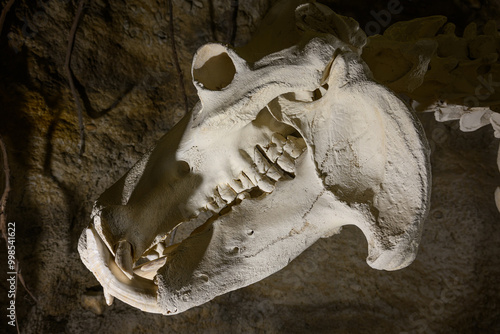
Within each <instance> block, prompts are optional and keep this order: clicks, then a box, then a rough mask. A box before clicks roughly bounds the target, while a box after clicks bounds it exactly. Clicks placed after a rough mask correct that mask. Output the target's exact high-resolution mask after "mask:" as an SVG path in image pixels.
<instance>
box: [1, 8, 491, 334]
mask: <svg viewBox="0 0 500 334" xmlns="http://www.w3.org/2000/svg"><path fill="white" fill-rule="evenodd" d="M5 2H6V1H3V2H2V5H3V4H5ZM274 2H275V1H273V0H249V1H244V0H239V1H238V0H232V1H231V0H173V1H172V2H170V1H167V0H164V1H153V0H141V1H139V0H132V1H120V0H111V1H103V0H97V1H88V2H87V5H86V7H85V9H84V12H83V16H82V20H81V23H80V25H79V28H78V31H77V34H76V39H75V46H74V50H73V58H72V63H71V65H72V66H71V68H72V70H73V72H74V75H75V78H76V80H77V87H78V90H79V92H80V95H81V97H82V100H83V102H84V104H85V110H86V112H85V114H84V124H85V132H86V150H85V153H84V154H83V155H82V156H80V155H79V146H78V145H79V133H78V121H77V113H76V107H75V103H74V100H73V98H72V95H71V92H70V90H69V88H68V87H69V86H68V81H67V77H66V74H65V72H64V60H65V55H66V48H67V40H68V35H69V31H70V29H71V25H72V23H73V19H74V15H75V12H76V8H77V2H76V1H73V0H46V1H42V0H38V1H26V0H17V1H15V3H14V6H13V7H12V9H11V11H10V12H9V14H8V15H7V20H6V22H5V24H4V29H3V31H2V34H1V36H0V45H1V52H0V133H1V135H2V136H3V139H4V141H5V143H6V145H7V150H8V160H9V163H10V167H11V187H12V190H11V192H10V194H9V201H8V207H7V216H8V221H10V222H15V223H16V252H17V257H18V259H19V261H20V265H21V270H22V275H23V277H24V280H25V282H26V285H27V287H28V288H29V289H30V291H31V292H32V293H33V295H34V296H35V298H36V301H35V300H34V299H33V298H32V297H30V295H29V294H28V293H27V292H26V290H25V289H24V288H23V287H22V286H21V284H20V283H18V285H19V287H18V293H17V300H16V308H17V315H18V321H19V329H20V331H21V332H22V333H240V332H241V333H261V332H262V333H401V332H409V333H494V332H500V288H499V287H500V284H499V283H500V226H499V223H500V222H499V218H500V214H499V213H498V211H497V210H496V208H495V204H494V199H493V193H494V190H495V187H496V185H499V184H500V175H499V172H498V169H497V165H496V154H497V149H498V140H495V139H494V137H493V133H492V132H493V131H492V129H491V128H484V129H481V130H479V131H476V132H474V133H462V132H460V130H458V129H457V128H458V127H457V126H456V124H455V123H453V122H451V123H446V124H438V123H436V122H435V121H434V119H433V116H432V115H431V114H425V115H421V119H422V121H423V123H424V126H425V129H426V132H427V134H428V137H429V139H430V141H431V146H432V148H433V151H432V164H433V193H432V206H431V211H430V215H429V218H428V219H427V221H426V224H425V229H424V233H423V238H422V243H421V247H420V250H419V255H418V257H417V259H416V261H415V262H414V263H413V264H412V265H411V266H410V267H408V268H406V269H404V270H400V271H397V272H380V271H376V270H373V269H371V268H370V267H369V266H368V265H367V264H366V263H365V261H364V259H365V257H366V255H367V246H366V241H365V240H364V237H363V236H362V234H361V232H360V231H358V230H356V229H355V228H345V229H344V230H343V232H342V233H341V234H339V235H336V236H333V237H331V238H329V239H323V240H320V241H319V242H318V243H316V244H315V245H314V246H312V247H311V248H310V249H308V250H307V251H306V252H304V253H303V254H302V255H301V256H300V257H298V258H297V259H296V260H294V261H293V262H292V263H290V265H289V266H288V267H286V268H285V269H283V270H282V271H280V272H278V273H276V274H275V275H273V276H271V277H269V278H267V279H265V280H263V281H261V282H259V283H257V284H254V285H252V286H249V287H247V288H244V289H241V290H237V291H234V292H230V293H228V294H226V295H223V296H220V297H218V298H216V299H215V300H213V301H212V302H210V303H207V304H205V305H203V306H200V307H197V308H194V309H192V310H189V311H187V312H185V313H183V314H180V315H176V316H172V317H166V316H160V315H152V314H146V313H143V312H141V311H138V310H136V309H134V308H131V307H129V306H128V305H126V304H124V303H122V302H120V301H118V300H116V301H115V303H114V304H113V305H112V306H111V307H107V306H105V304H104V298H103V295H102V288H100V286H99V284H98V282H97V281H96V280H95V278H94V277H93V275H92V274H91V273H90V272H89V271H88V270H87V269H86V268H85V267H84V265H83V264H82V263H81V261H80V259H79V255H78V252H77V249H76V247H77V241H78V238H79V235H80V233H81V231H82V230H83V228H84V227H85V226H86V225H87V224H88V217H89V213H90V209H91V207H92V202H93V200H95V199H96V198H97V196H98V195H99V194H100V193H101V192H102V191H103V190H104V189H106V188H107V187H109V186H110V185H111V184H112V183H113V182H114V181H115V180H117V179H118V178H119V177H120V176H122V175H123V174H124V173H125V172H126V171H127V170H128V169H129V168H130V167H131V166H132V164H133V163H134V162H135V161H136V160H138V159H139V157H140V156H141V155H142V154H143V153H145V152H146V150H147V149H148V148H149V147H150V146H151V145H152V144H153V143H154V142H155V141H156V140H157V139H159V138H160V137H161V135H162V134H164V133H165V132H166V131H168V130H169V129H170V128H171V127H172V126H173V125H174V124H175V123H176V122H177V121H178V120H179V119H180V118H181V117H182V116H183V115H184V113H185V111H186V109H187V108H191V107H192V106H193V105H194V104H195V102H196V100H197V96H196V94H195V90H194V87H193V86H192V85H191V81H190V74H189V72H190V70H189V69H190V64H191V60H192V55H193V54H194V52H195V51H196V49H197V48H198V47H200V46H201V45H203V44H204V43H207V42H210V41H220V42H226V43H231V44H233V45H241V44H244V43H245V42H246V41H248V39H249V37H250V34H251V32H252V31H254V30H255V28H256V27H257V26H258V24H259V22H260V21H261V19H262V17H263V15H264V14H265V13H266V12H267V10H268V9H269V8H270V6H271V5H272V3H274ZM170 3H171V6H172V10H173V12H172V15H170V13H171V12H170V8H169V4H170ZM327 3H328V5H329V6H330V7H332V8H333V9H334V10H336V11H337V12H339V13H341V14H344V15H348V16H353V17H354V18H356V19H357V20H358V21H359V22H360V23H361V27H365V25H366V24H367V23H368V22H370V21H374V20H375V17H374V16H373V14H372V13H371V11H375V12H376V13H379V12H380V10H384V9H386V8H387V6H388V3H389V1H366V2H363V1H361V0H356V1H355V0H350V1H346V0H338V1H335V0H331V1H328V2H327ZM400 4H401V6H402V7H403V10H402V12H401V13H400V14H399V15H392V16H391V18H390V22H391V23H393V22H396V21H397V20H402V19H410V18H414V17H419V16H425V15H433V14H444V15H447V16H448V17H449V18H450V21H452V22H454V23H456V24H457V25H458V27H459V30H460V29H461V28H463V27H464V26H465V24H466V23H468V22H471V21H475V22H477V23H478V24H479V25H482V24H484V22H485V20H487V19H491V18H493V19H497V20H498V21H499V23H500V20H499V19H500V15H499V13H500V4H499V3H498V1H479V0H467V1H465V0H464V1H459V0H455V1H452V0H449V1H442V2H439V3H438V2H437V1H428V0H425V1H417V0H413V1H410V0H406V1H403V0H401V1H400ZM171 17H172V18H173V20H171ZM375 21H376V20H375ZM380 27H381V30H382V29H383V28H384V26H383V25H382V24H380ZM173 41H174V42H175V46H176V51H177V55H175V54H174V53H173V51H172V50H173V48H172V45H173ZM177 62H178V64H179V69H180V71H179V70H178V69H177V65H176V63H177ZM181 72H182V75H183V78H182V80H181V79H180V73H181ZM181 82H182V84H181ZM1 182H3V180H2V181H1ZM1 185H2V187H1V188H0V189H3V183H1ZM6 265H7V252H6V249H5V242H4V241H0V281H1V282H2V284H1V287H0V305H1V309H2V312H0V314H1V317H0V332H1V333H3V332H7V333H10V332H15V330H14V329H13V328H11V327H10V326H8V325H7V320H6V319H7V318H6V314H5V313H6V307H7V305H8V298H7V291H8V286H7V284H6V275H7V268H6ZM3 328H5V331H4V330H3Z"/></svg>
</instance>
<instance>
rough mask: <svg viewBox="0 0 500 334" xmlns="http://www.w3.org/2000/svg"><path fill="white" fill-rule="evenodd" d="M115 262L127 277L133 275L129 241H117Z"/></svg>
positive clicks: (130, 277)
mask: <svg viewBox="0 0 500 334" xmlns="http://www.w3.org/2000/svg"><path fill="white" fill-rule="evenodd" d="M115 262H116V265H117V266H118V268H120V269H121V270H122V271H123V273H124V274H125V275H126V276H127V277H128V278H129V279H132V277H133V276H134V272H133V269H132V268H133V264H134V263H133V261H132V245H131V244H130V242H128V241H126V240H122V241H120V242H118V246H117V247H116V258H115Z"/></svg>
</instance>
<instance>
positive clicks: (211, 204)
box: [207, 201, 221, 213]
mask: <svg viewBox="0 0 500 334" xmlns="http://www.w3.org/2000/svg"><path fill="white" fill-rule="evenodd" d="M207 209H208V210H210V211H212V212H215V213H218V212H219V211H220V209H221V207H219V206H218V205H217V202H216V201H212V202H208V204H207Z"/></svg>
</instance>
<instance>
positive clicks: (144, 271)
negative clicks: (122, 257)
mask: <svg viewBox="0 0 500 334" xmlns="http://www.w3.org/2000/svg"><path fill="white" fill-rule="evenodd" d="M165 262H167V258H166V257H162V258H159V259H156V260H154V261H150V262H146V263H144V264H143V265H141V266H138V267H136V268H134V273H135V274H136V275H138V276H141V277H143V278H146V279H151V280H152V279H154V277H155V276H156V273H157V272H158V270H159V269H160V268H161V267H163V266H164V265H165Z"/></svg>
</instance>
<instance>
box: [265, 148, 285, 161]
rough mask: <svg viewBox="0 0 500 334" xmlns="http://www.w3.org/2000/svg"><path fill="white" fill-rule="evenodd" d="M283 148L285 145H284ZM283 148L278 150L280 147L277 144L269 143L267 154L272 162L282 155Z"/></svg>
mask: <svg viewBox="0 0 500 334" xmlns="http://www.w3.org/2000/svg"><path fill="white" fill-rule="evenodd" d="M282 149H283V147H282ZM282 149H281V150H278V147H277V146H276V144H274V143H271V144H269V148H268V149H267V151H266V155H267V157H268V158H269V160H271V161H272V162H276V160H278V158H279V157H280V155H281V152H283V150H282Z"/></svg>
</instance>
